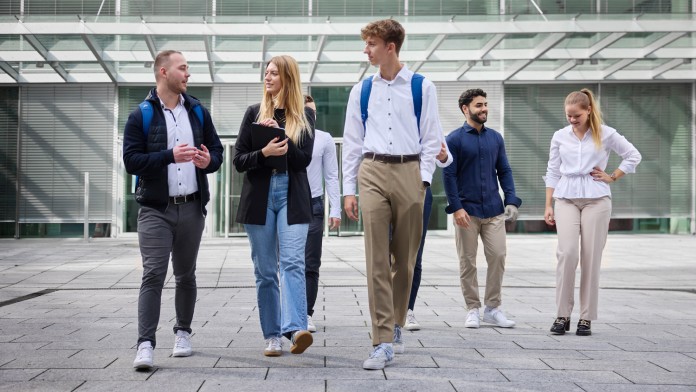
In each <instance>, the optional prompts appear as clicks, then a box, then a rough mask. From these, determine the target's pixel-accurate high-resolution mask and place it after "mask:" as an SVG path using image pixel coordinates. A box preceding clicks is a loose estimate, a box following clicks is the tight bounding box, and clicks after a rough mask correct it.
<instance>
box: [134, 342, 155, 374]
mask: <svg viewBox="0 0 696 392" xmlns="http://www.w3.org/2000/svg"><path fill="white" fill-rule="evenodd" d="M153 354H154V349H153V348H152V343H150V342H142V343H140V344H139V345H138V353H137V354H136V355H135V361H133V367H134V368H136V369H147V370H149V369H152V367H153V366H154V362H153Z"/></svg>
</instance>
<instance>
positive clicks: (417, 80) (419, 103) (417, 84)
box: [360, 73, 425, 136]
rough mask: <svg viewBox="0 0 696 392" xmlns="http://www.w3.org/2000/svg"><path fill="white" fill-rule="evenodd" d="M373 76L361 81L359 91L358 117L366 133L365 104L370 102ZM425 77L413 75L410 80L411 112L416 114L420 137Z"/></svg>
mask: <svg viewBox="0 0 696 392" xmlns="http://www.w3.org/2000/svg"><path fill="white" fill-rule="evenodd" d="M373 76H374V75H371V76H370V77H368V78H366V79H363V82H362V90H361V91H360V116H361V117H362V123H363V130H365V131H367V128H366V127H365V122H366V121H367V103H368V102H369V101H370V93H371V92H372V78H373ZM424 79H425V77H424V76H423V75H421V74H417V73H414V74H413V77H412V78H411V95H412V96H413V111H414V112H415V114H416V123H417V125H418V135H419V136H420V119H421V108H422V107H423V80H424Z"/></svg>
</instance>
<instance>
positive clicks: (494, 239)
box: [443, 89, 522, 328]
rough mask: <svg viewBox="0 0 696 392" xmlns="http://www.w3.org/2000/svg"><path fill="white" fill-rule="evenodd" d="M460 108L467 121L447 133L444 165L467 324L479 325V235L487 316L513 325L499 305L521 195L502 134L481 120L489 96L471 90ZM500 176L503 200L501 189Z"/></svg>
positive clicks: (488, 319) (462, 98) (501, 324)
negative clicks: (510, 226) (448, 158)
mask: <svg viewBox="0 0 696 392" xmlns="http://www.w3.org/2000/svg"><path fill="white" fill-rule="evenodd" d="M459 109H461V111H462V113H464V115H465V116H466V122H465V123H464V125H463V126H462V127H461V128H459V129H456V130H454V131H452V132H451V133H450V134H449V135H448V136H447V146H448V147H449V150H450V152H451V154H452V158H453V162H452V164H451V165H449V166H448V167H446V168H444V169H443V177H444V183H445V193H446V194H447V202H448V206H447V208H446V209H445V211H446V212H447V213H448V214H454V223H455V225H456V226H455V238H456V244H457V253H458V255H459V275H460V281H461V282H460V283H461V287H462V293H463V294H464V300H465V301H466V306H467V308H468V309H469V313H468V314H467V317H466V322H465V324H464V326H465V327H467V328H478V327H479V325H480V314H479V308H480V307H481V300H480V299H479V289H478V280H477V276H476V252H477V247H478V237H479V235H480V236H481V240H482V242H483V246H484V252H485V254H486V262H487V263H488V272H487V275H486V293H485V297H484V300H485V301H484V303H485V305H486V308H485V310H484V312H483V321H484V322H486V323H491V324H495V325H497V326H499V327H503V328H510V327H513V326H514V325H515V322H514V321H512V320H509V319H508V318H507V317H505V314H503V312H502V311H501V310H500V308H499V307H500V304H501V302H502V301H501V286H502V283H503V273H504V272H505V253H506V246H505V221H506V220H508V221H513V222H514V221H515V220H516V219H517V209H518V207H519V206H520V205H521V204H522V200H521V199H520V198H518V197H517V196H516V195H515V182H514V180H513V179H512V170H511V169H510V165H509V164H508V160H507V155H506V154H505V143H504V142H503V137H502V135H501V134H500V133H498V132H497V131H495V130H493V129H490V128H486V127H485V126H484V125H483V124H484V123H485V122H486V120H487V118H488V101H487V100H486V93H485V92H484V91H483V90H481V89H471V90H467V91H465V92H464V93H462V95H461V96H460V97H459ZM498 181H500V186H501V187H502V188H503V193H504V195H505V200H504V201H503V200H502V199H501V197H500V192H499V191H498Z"/></svg>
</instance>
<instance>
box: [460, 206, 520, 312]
mask: <svg viewBox="0 0 696 392" xmlns="http://www.w3.org/2000/svg"><path fill="white" fill-rule="evenodd" d="M479 236H481V241H482V242H483V251H484V253H485V255H486V262H487V263H488V270H487V272H486V293H485V297H484V302H485V304H486V306H488V307H491V308H497V307H498V306H500V304H501V302H502V294H501V291H502V286H503V273H504V272H505V256H506V254H507V248H506V243H505V216H504V215H498V216H494V217H492V218H486V219H481V218H477V217H475V216H472V217H471V223H469V227H468V228H466V229H465V228H463V227H461V226H456V225H455V232H454V238H455V242H456V245H457V254H458V255H459V283H460V285H461V287H462V294H464V302H466V307H467V309H469V310H471V309H475V308H480V307H481V300H480V299H479V286H478V276H477V270H476V254H477V252H478V238H479Z"/></svg>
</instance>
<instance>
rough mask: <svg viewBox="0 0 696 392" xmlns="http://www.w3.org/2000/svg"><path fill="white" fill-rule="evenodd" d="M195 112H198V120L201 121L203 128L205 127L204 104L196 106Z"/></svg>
mask: <svg viewBox="0 0 696 392" xmlns="http://www.w3.org/2000/svg"><path fill="white" fill-rule="evenodd" d="M193 112H194V113H196V117H198V122H200V123H201V128H203V106H201V105H196V106H194V107H193Z"/></svg>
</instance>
